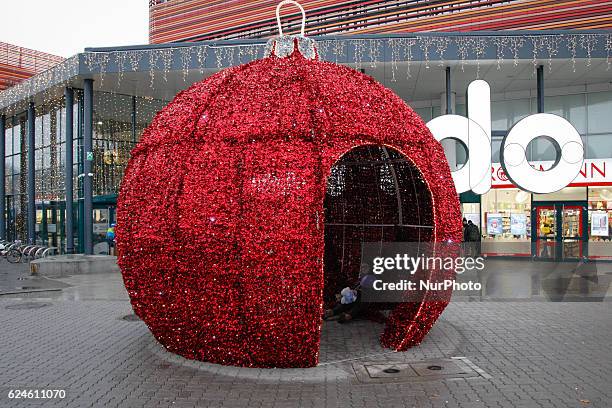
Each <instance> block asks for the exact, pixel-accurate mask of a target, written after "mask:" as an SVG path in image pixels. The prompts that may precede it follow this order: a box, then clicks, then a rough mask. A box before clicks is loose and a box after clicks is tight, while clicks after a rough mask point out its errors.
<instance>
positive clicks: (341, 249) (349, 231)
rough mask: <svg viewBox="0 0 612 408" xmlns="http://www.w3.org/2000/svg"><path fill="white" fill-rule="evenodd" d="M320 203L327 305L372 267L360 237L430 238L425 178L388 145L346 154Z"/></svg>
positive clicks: (383, 240) (364, 239) (386, 240)
mask: <svg viewBox="0 0 612 408" xmlns="http://www.w3.org/2000/svg"><path fill="white" fill-rule="evenodd" d="M324 207H325V255H324V271H325V274H324V302H325V305H326V307H330V306H332V305H333V303H334V301H335V294H337V293H339V292H340V290H342V288H344V287H346V286H350V287H354V286H356V285H357V283H358V281H359V278H360V275H361V276H363V275H364V274H367V273H371V271H372V269H371V268H372V265H367V263H364V262H363V261H362V253H361V252H362V244H363V243H365V242H377V243H381V245H382V244H383V243H389V242H430V241H433V234H434V228H433V225H434V222H433V208H432V199H431V193H430V191H429V189H428V187H427V184H426V182H425V180H424V179H423V177H422V175H421V172H420V171H419V170H418V169H417V168H416V166H415V165H414V164H413V163H412V162H411V161H410V160H409V159H407V158H406V156H404V155H403V154H402V153H401V152H399V151H398V150H396V149H394V148H392V147H389V146H384V145H373V144H370V145H361V146H358V147H355V148H353V149H351V150H350V151H348V152H347V153H346V154H344V155H343V156H342V157H341V158H340V159H339V160H338V161H337V162H336V163H335V164H334V165H333V167H332V169H331V173H330V175H329V177H328V179H327V190H326V194H325V201H324ZM385 306H387V307H385ZM389 306H391V307H392V305H389V304H379V305H377V307H376V308H377V309H380V308H389Z"/></svg>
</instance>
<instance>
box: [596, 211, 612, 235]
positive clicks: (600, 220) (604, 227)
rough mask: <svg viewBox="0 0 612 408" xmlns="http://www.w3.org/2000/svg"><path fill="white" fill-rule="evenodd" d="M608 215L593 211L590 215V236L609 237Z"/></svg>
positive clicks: (603, 212)
mask: <svg viewBox="0 0 612 408" xmlns="http://www.w3.org/2000/svg"><path fill="white" fill-rule="evenodd" d="M608 222H609V221H608V213H607V212H605V211H593V212H592V213H591V236H595V237H607V236H609V232H610V231H609V228H608Z"/></svg>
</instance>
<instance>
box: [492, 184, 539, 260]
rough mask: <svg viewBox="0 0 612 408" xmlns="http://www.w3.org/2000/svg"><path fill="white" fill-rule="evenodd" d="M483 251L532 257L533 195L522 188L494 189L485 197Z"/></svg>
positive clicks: (493, 253)
mask: <svg viewBox="0 0 612 408" xmlns="http://www.w3.org/2000/svg"><path fill="white" fill-rule="evenodd" d="M481 225H482V235H483V240H482V252H483V253H485V254H489V255H524V256H529V255H530V254H531V195H530V194H529V193H526V192H524V191H521V190H519V189H492V190H490V191H489V192H488V193H486V194H484V195H483V196H482V218H481Z"/></svg>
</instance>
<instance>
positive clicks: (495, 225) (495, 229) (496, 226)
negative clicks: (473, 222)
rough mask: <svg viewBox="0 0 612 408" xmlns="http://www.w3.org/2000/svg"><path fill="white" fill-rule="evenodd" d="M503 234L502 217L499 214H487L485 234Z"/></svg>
mask: <svg viewBox="0 0 612 408" xmlns="http://www.w3.org/2000/svg"><path fill="white" fill-rule="evenodd" d="M503 232H504V228H503V222H502V215H501V214H499V213H489V214H487V234H489V235H501V234H503Z"/></svg>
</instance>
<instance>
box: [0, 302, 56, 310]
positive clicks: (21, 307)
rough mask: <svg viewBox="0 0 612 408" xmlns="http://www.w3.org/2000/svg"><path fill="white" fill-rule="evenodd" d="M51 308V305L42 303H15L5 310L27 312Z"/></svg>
mask: <svg viewBox="0 0 612 408" xmlns="http://www.w3.org/2000/svg"><path fill="white" fill-rule="evenodd" d="M47 306H51V303H42V302H26V303H17V304H14V305H8V306H6V307H5V309H9V310H27V309H40V308H43V307H47Z"/></svg>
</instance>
